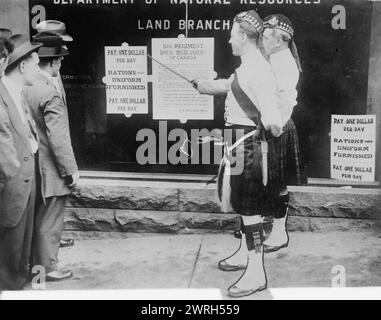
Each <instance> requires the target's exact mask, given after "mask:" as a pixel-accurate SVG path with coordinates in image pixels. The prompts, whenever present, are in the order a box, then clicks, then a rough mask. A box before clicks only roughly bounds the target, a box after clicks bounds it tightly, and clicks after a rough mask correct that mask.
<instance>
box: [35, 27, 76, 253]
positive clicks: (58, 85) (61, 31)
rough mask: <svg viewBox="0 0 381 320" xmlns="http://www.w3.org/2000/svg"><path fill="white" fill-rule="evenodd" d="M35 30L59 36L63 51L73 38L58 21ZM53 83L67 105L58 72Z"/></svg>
mask: <svg viewBox="0 0 381 320" xmlns="http://www.w3.org/2000/svg"><path fill="white" fill-rule="evenodd" d="M36 29H37V32H38V33H41V32H50V33H54V34H55V35H57V36H59V37H60V38H61V39H62V41H63V42H64V49H66V50H67V46H66V44H67V43H68V42H72V41H73V37H71V36H70V35H68V34H67V33H66V25H65V23H63V22H61V21H58V20H46V21H41V22H40V23H38V24H37V26H36ZM53 83H54V85H55V87H56V88H57V90H58V91H59V93H60V94H61V96H62V100H63V102H64V103H65V104H67V100H66V91H65V87H64V85H63V82H62V77H61V73H60V72H59V73H58V76H57V77H53ZM73 245H74V239H61V243H60V247H61V248H65V247H70V246H73Z"/></svg>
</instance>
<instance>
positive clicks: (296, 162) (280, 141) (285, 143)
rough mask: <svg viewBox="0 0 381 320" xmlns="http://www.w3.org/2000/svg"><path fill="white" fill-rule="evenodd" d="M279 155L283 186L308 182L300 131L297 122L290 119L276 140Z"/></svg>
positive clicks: (284, 187)
mask: <svg viewBox="0 0 381 320" xmlns="http://www.w3.org/2000/svg"><path fill="white" fill-rule="evenodd" d="M274 143H275V148H276V152H277V154H278V157H279V173H280V181H281V184H282V188H283V189H286V188H287V186H289V185H304V184H307V176H306V174H305V170H304V163H303V158H302V154H301V151H300V147H299V138H298V132H297V130H296V126H295V123H294V121H293V120H292V119H290V120H289V121H288V122H287V123H286V125H285V126H284V127H283V133H282V135H281V136H280V137H279V138H276V139H275V140H274Z"/></svg>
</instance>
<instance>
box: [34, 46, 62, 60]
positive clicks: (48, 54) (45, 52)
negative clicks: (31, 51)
mask: <svg viewBox="0 0 381 320" xmlns="http://www.w3.org/2000/svg"><path fill="white" fill-rule="evenodd" d="M52 50H54V48H46V47H41V48H40V49H39V50H38V56H39V57H40V58H59V57H64V56H67V55H69V51H68V50H66V49H65V48H63V47H61V48H60V50H59V51H58V52H54V51H52Z"/></svg>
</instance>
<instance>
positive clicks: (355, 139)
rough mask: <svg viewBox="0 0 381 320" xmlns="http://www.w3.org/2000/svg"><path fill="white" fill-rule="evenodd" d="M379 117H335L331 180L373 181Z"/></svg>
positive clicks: (333, 120)
mask: <svg viewBox="0 0 381 320" xmlns="http://www.w3.org/2000/svg"><path fill="white" fill-rule="evenodd" d="M375 166H376V116H375V115H361V116H347V115H345V116H343V115H333V116H332V130H331V177H332V179H338V180H346V181H358V182H374V181H375Z"/></svg>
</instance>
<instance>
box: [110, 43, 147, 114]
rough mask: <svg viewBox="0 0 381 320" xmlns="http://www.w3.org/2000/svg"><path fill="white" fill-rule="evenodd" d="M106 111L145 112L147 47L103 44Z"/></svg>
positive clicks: (116, 112) (123, 112)
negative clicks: (108, 45) (106, 45)
mask: <svg viewBox="0 0 381 320" xmlns="http://www.w3.org/2000/svg"><path fill="white" fill-rule="evenodd" d="M105 68H106V76H105V78H104V82H105V84H106V97H107V113H108V114H126V115H132V114H147V113H148V86H147V47H130V46H120V47H105Z"/></svg>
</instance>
